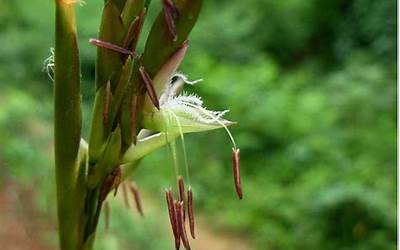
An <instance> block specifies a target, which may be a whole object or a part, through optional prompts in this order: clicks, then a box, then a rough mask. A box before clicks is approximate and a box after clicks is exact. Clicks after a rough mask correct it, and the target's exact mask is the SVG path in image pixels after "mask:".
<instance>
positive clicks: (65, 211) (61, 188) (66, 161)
mask: <svg viewBox="0 0 400 250" xmlns="http://www.w3.org/2000/svg"><path fill="white" fill-rule="evenodd" d="M55 5H56V27H55V28H56V29H55V33H56V36H55V69H54V73H55V76H54V148H55V168H56V185H57V208H58V222H59V238H60V248H61V249H62V250H73V249H74V250H75V249H79V245H80V242H81V241H82V228H81V227H80V226H81V220H82V211H83V204H84V203H83V202H84V195H85V182H84V173H85V172H84V169H83V170H82V169H80V168H81V167H83V168H84V167H85V166H86V164H81V162H80V161H81V160H84V159H85V158H86V157H85V156H84V155H83V156H82V157H80V154H79V148H80V140H81V126H82V125H81V124H82V122H81V108H80V69H79V50H78V44H77V32H76V23H75V10H74V8H75V7H74V4H71V3H68V2H66V1H62V0H56V1H55Z"/></svg>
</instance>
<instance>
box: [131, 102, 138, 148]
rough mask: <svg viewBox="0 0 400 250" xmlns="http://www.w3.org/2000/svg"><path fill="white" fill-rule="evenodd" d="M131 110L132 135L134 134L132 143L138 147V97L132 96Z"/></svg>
mask: <svg viewBox="0 0 400 250" xmlns="http://www.w3.org/2000/svg"><path fill="white" fill-rule="evenodd" d="M130 106H131V107H130V108H131V110H130V115H131V133H132V143H133V144H135V145H136V142H137V135H136V129H137V127H136V119H137V116H136V114H137V96H136V95H132V98H131V105H130Z"/></svg>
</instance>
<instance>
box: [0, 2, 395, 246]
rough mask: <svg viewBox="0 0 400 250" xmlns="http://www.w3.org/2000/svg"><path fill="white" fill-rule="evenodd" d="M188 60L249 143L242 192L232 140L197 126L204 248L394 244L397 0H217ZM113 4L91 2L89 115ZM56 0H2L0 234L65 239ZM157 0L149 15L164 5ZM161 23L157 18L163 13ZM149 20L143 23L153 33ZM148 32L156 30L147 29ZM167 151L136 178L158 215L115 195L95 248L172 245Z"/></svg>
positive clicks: (17, 240)
mask: <svg viewBox="0 0 400 250" xmlns="http://www.w3.org/2000/svg"><path fill="white" fill-rule="evenodd" d="M204 2H205V3H204V8H203V11H202V13H201V16H200V19H199V22H198V25H197V26H196V27H195V29H194V31H193V32H192V35H191V42H190V49H189V52H188V54H187V57H186V59H185V62H184V65H183V66H182V68H181V69H182V71H183V72H185V73H186V74H188V75H189V77H190V78H191V79H198V78H203V79H204V82H202V83H201V84H198V85H197V86H196V87H195V88H190V89H188V91H190V92H196V93H197V94H199V95H201V96H202V97H203V99H204V101H205V104H206V106H207V107H209V108H210V109H214V110H222V109H230V110H231V112H230V113H229V114H228V115H227V118H228V119H231V120H234V121H237V122H238V124H237V125H235V126H234V127H232V132H233V134H234V135H235V138H236V141H237V143H238V145H239V147H240V149H241V158H242V161H241V162H242V183H243V188H244V200H243V201H241V202H239V201H238V200H237V198H236V195H235V192H234V187H233V183H232V173H231V159H230V157H231V155H230V152H231V148H230V146H229V139H228V137H227V136H226V134H225V133H224V132H223V131H222V130H221V131H211V132H207V133H203V134H191V135H188V136H186V146H187V149H186V150H187V152H188V157H189V163H190V169H191V182H192V183H191V185H192V186H193V188H194V192H195V205H196V207H195V209H196V212H197V213H196V216H197V219H198V224H199V225H198V239H197V240H196V241H193V242H192V243H193V246H194V247H193V248H194V249H204V250H205V249H207V250H208V249H211V250H214V249H215V250H225V249H232V250H235V249H236V250H250V249H255V250H258V249H260V250H261V249H262V250H281V249H282V250H283V249H285V250H291V249H293V250H303V249H327V250H330V249H335V250H337V249H356V250H367V249H368V250H375V249H395V247H396V235H397V231H396V184H397V180H396V137H397V133H396V111H397V110H396V74H397V73H396V1H394V0H385V1H375V0H308V1H303V0H286V1H276V0H247V1H240V0H206V1H204ZM102 3H103V1H100V0H87V4H86V5H85V6H83V7H78V8H77V9H78V10H77V11H78V19H79V20H78V25H79V39H80V46H81V62H82V79H83V81H82V89H83V95H82V98H83V101H84V107H83V112H84V117H85V119H84V121H85V124H84V127H85V136H86V135H87V127H88V121H89V117H90V105H91V103H92V101H93V89H94V87H93V86H94V85H93V82H94V80H93V78H94V58H95V48H94V47H92V46H90V45H89V44H88V42H87V41H88V39H89V38H93V37H96V35H97V34H96V33H97V27H98V25H99V19H100V13H101V7H102ZM53 7H54V6H53V1H51V0H39V1H34V0H25V1H23V0H1V1H0V41H1V44H0V169H1V174H0V245H1V246H2V249H6V250H7V249H57V245H56V244H57V238H56V237H57V236H56V225H55V222H56V215H55V194H54V191H55V190H54V189H55V185H54V178H53V151H52V82H51V81H50V79H49V78H48V77H47V74H46V73H45V72H43V61H44V59H45V58H46V57H48V55H49V48H50V47H52V46H53V33H54V30H53V24H54V20H53V16H54V13H53ZM159 8H160V4H159V1H153V3H152V5H151V8H150V18H149V20H152V19H154V17H155V15H156V13H157V12H158V11H159ZM149 20H148V21H149ZM148 29H149V27H148V24H147V26H146V29H145V30H148ZM142 44H143V41H142ZM171 173H172V170H171V164H170V161H169V156H168V150H166V149H165V148H164V149H160V150H158V151H157V152H156V153H154V154H152V155H151V156H149V157H147V158H146V159H145V160H144V161H143V164H142V165H141V167H140V168H139V169H138V171H137V172H135V174H134V176H133V179H134V180H135V181H136V182H137V183H138V185H139V187H140V188H141V190H142V197H143V200H144V209H145V214H146V216H145V218H144V219H141V218H140V217H139V216H138V215H137V213H136V212H135V211H134V210H132V209H131V210H127V209H126V208H125V207H124V206H123V203H122V202H121V199H119V197H117V198H116V199H109V200H110V201H111V228H110V231H109V232H108V233H106V232H105V230H104V229H103V228H104V221H103V220H102V221H101V224H100V232H99V234H98V242H97V246H96V249H98V250H103V249H104V250H111V249H151V250H161V249H172V248H173V240H172V238H173V237H172V233H171V232H170V229H169V224H168V216H167V213H166V206H165V204H164V197H163V189H164V188H165V187H168V186H171V185H174V184H172V183H171V181H170V180H171Z"/></svg>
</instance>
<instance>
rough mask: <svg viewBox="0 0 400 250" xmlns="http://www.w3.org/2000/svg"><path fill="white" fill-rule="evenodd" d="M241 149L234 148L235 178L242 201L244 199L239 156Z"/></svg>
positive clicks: (237, 191)
mask: <svg viewBox="0 0 400 250" xmlns="http://www.w3.org/2000/svg"><path fill="white" fill-rule="evenodd" d="M239 152H240V149H238V148H237V149H236V148H232V163H233V178H234V182H235V188H236V193H237V195H238V197H239V199H240V200H241V199H242V198H243V193H242V185H241V183H240V169H239V160H240V155H239Z"/></svg>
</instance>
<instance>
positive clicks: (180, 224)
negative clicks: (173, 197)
mask: <svg viewBox="0 0 400 250" xmlns="http://www.w3.org/2000/svg"><path fill="white" fill-rule="evenodd" d="M175 208H176V215H177V221H178V230H179V235H180V237H181V239H182V243H183V246H184V247H185V249H186V250H190V245H189V240H188V238H187V235H186V228H185V220H184V218H183V216H184V215H183V211H184V209H185V207H184V206H183V202H182V201H178V202H176V203H175Z"/></svg>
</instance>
